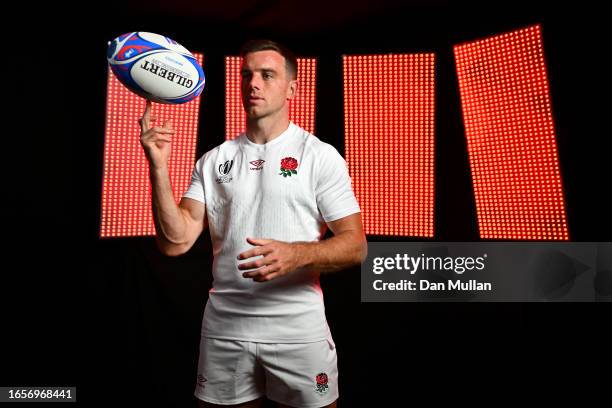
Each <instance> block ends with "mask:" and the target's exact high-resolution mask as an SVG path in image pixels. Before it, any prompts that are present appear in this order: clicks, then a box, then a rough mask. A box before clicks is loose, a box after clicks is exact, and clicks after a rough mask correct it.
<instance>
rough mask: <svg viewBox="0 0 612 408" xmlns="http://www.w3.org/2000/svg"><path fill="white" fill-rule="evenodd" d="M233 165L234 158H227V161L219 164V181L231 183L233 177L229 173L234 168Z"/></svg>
mask: <svg viewBox="0 0 612 408" xmlns="http://www.w3.org/2000/svg"><path fill="white" fill-rule="evenodd" d="M233 165H234V161H233V160H227V161H226V162H225V163H221V164H220V165H219V167H218V170H219V174H220V175H221V177H217V183H219V184H221V183H229V182H230V181H232V178H231V177H230V176H228V174H229V172H230V171H231V170H232V166H233Z"/></svg>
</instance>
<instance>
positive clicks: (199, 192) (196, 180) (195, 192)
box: [183, 157, 206, 203]
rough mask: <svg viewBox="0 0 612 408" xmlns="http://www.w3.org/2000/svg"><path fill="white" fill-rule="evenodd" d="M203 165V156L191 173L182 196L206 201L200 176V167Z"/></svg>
mask: <svg viewBox="0 0 612 408" xmlns="http://www.w3.org/2000/svg"><path fill="white" fill-rule="evenodd" d="M203 165H204V157H202V158H201V159H200V160H198V161H197V162H196V164H195V166H194V168H193V172H192V173H191V182H190V183H189V187H188V188H187V191H185V193H184V194H183V197H186V198H191V199H193V200H197V201H200V202H202V203H206V199H205V196H204V178H203V177H202V168H203Z"/></svg>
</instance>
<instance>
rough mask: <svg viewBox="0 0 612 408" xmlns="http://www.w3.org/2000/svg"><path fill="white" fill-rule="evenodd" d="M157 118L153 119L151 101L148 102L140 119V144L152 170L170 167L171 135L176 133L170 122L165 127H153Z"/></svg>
mask: <svg viewBox="0 0 612 408" xmlns="http://www.w3.org/2000/svg"><path fill="white" fill-rule="evenodd" d="M156 120H157V117H155V116H154V117H151V101H150V100H147V107H146V108H145V111H144V115H143V116H142V118H140V120H139V123H140V144H142V147H143V148H144V151H145V155H146V156H147V160H148V161H149V165H150V166H151V168H155V169H161V168H165V167H167V166H168V158H169V157H170V144H171V142H172V140H171V139H170V137H171V135H173V134H174V133H175V131H174V129H172V123H171V122H170V120H168V121H166V123H164V126H163V127H151V123H152V122H155V121H156Z"/></svg>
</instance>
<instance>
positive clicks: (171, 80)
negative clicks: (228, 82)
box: [106, 31, 204, 104]
mask: <svg viewBox="0 0 612 408" xmlns="http://www.w3.org/2000/svg"><path fill="white" fill-rule="evenodd" d="M106 58H107V60H108V63H109V65H110V68H111V70H112V71H113V73H114V74H115V76H116V77H117V79H119V81H120V82H121V83H122V84H123V85H125V86H126V87H127V88H128V89H129V90H131V91H132V92H134V93H136V94H138V95H140V96H142V97H143V98H147V99H150V100H152V101H154V102H158V103H165V104H180V103H186V102H189V101H191V100H193V99H195V98H196V97H197V96H198V95H200V93H201V92H202V89H203V88H204V71H203V70H202V67H201V66H200V64H198V62H197V61H196V59H195V57H194V56H193V54H191V53H190V52H189V51H188V50H187V49H186V48H185V47H183V46H182V45H180V44H179V43H177V42H176V41H174V40H172V39H170V38H168V37H165V36H163V35H159V34H153V33H147V32H142V31H139V32H133V33H126V34H123V35H120V36H119V37H117V38H115V39H114V40H113V41H111V42H109V44H108V52H107V55H106Z"/></svg>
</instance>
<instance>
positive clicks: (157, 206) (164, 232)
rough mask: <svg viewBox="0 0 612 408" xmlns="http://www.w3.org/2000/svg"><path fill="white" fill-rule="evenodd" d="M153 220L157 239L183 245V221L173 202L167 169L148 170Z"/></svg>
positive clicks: (177, 207) (184, 228) (184, 227)
mask: <svg viewBox="0 0 612 408" xmlns="http://www.w3.org/2000/svg"><path fill="white" fill-rule="evenodd" d="M149 175H150V178H151V186H152V200H151V201H152V206H153V220H154V222H155V229H156V230H157V237H158V238H160V239H162V240H164V241H166V242H169V243H172V244H176V245H180V244H182V243H184V240H185V230H186V226H185V219H184V217H183V214H182V213H181V209H180V208H179V206H178V205H177V204H176V201H174V194H173V193H172V185H171V184H170V176H169V174H168V168H161V169H153V168H151V169H150V172H149Z"/></svg>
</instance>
